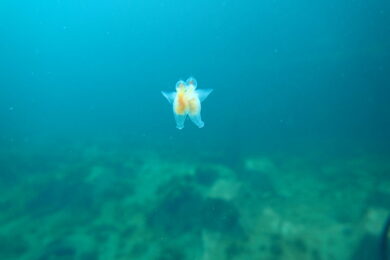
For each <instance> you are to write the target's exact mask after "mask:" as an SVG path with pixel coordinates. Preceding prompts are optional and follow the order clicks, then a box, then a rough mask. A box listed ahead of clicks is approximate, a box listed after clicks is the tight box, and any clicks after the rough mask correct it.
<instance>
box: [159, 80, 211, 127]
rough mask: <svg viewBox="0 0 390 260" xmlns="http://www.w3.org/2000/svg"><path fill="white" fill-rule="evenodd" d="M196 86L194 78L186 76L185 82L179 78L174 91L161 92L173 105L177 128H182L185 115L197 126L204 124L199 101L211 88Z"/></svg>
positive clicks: (203, 98)
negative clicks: (198, 87)
mask: <svg viewBox="0 0 390 260" xmlns="http://www.w3.org/2000/svg"><path fill="white" fill-rule="evenodd" d="M196 87H197V82H196V80H195V79H194V78H188V79H187V81H186V82H184V81H182V80H179V81H178V82H177V83H176V92H164V91H162V92H161V93H162V94H163V96H164V97H165V98H166V99H167V100H168V101H169V103H171V104H172V106H173V114H174V116H175V120H176V127H177V128H178V129H183V128H184V121H185V120H186V117H187V115H188V116H189V117H190V119H191V121H192V122H193V123H194V124H195V125H196V126H198V127H199V128H202V127H203V126H204V122H203V121H202V118H201V115H200V111H201V103H202V102H203V101H204V100H205V99H206V98H207V96H208V95H210V93H211V92H212V91H213V90H212V89H197V88H196Z"/></svg>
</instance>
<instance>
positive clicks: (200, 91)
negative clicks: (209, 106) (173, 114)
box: [196, 89, 213, 102]
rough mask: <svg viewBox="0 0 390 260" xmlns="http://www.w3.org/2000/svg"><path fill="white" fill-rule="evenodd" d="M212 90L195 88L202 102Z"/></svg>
mask: <svg viewBox="0 0 390 260" xmlns="http://www.w3.org/2000/svg"><path fill="white" fill-rule="evenodd" d="M211 92H213V90H212V89H197V90H196V93H198V97H199V100H200V102H203V101H204V100H205V99H206V98H207V97H208V96H209V95H210V93H211Z"/></svg>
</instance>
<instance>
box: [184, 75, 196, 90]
mask: <svg viewBox="0 0 390 260" xmlns="http://www.w3.org/2000/svg"><path fill="white" fill-rule="evenodd" d="M186 84H187V86H190V85H193V86H194V87H195V88H196V86H197V85H198V83H197V82H196V79H195V78H193V77H189V78H188V79H187V81H186Z"/></svg>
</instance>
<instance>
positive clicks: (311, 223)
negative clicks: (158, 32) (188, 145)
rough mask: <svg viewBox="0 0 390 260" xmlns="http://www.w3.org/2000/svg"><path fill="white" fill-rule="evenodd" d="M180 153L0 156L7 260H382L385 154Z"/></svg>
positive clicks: (388, 168)
mask: <svg viewBox="0 0 390 260" xmlns="http://www.w3.org/2000/svg"><path fill="white" fill-rule="evenodd" d="M172 154H175V153H174V152H173V153H172ZM172 154H170V155H167V154H162V153H160V152H159V151H158V150H156V151H151V150H147V151H136V152H135V151H130V150H126V149H116V150H115V149H112V148H107V147H97V146H80V147H73V148H72V149H70V150H66V152H65V150H63V152H58V151H57V152H53V153H50V152H48V151H45V150H43V151H40V152H39V151H30V152H24V154H20V151H18V150H15V151H9V150H7V151H3V152H1V154H0V155H1V156H0V163H1V166H0V168H1V174H0V189H1V197H0V210H1V211H0V259H21V260H24V259H36V260H51V259H67V260H68V259H81V260H90V259H102V260H106V259H107V260H111V259H115V260H116V259H117V260H122V259H152V260H179V259H183V260H186V259H188V260H192V259H193V260H220V259H227V260H230V259H231V260H234V259H237V260H244V259H245V260H248V259H269V260H273V259H299V260H306V259H313V260H320V259H322V260H325V259H335V260H339V259H340V260H341V259H343V260H344V259H347V260H349V259H351V260H352V259H377V257H378V243H379V237H380V234H381V232H382V228H383V224H384V222H385V219H386V218H387V216H388V215H389V213H390V161H387V160H386V156H370V155H359V156H351V157H348V158H327V159H322V160H321V159H313V158H317V157H310V156H285V155H284V156H280V155H264V154H256V153H251V154H248V155H245V156H242V157H241V158H236V159H235V161H234V162H231V161H229V160H225V161H224V156H223V155H221V156H220V158H218V155H215V154H214V155H212V156H209V155H207V154H205V155H203V156H202V155H199V157H198V158H191V156H187V157H185V156H184V157H183V158H181V157H180V155H179V154H177V156H173V155H172ZM178 158H180V159H178Z"/></svg>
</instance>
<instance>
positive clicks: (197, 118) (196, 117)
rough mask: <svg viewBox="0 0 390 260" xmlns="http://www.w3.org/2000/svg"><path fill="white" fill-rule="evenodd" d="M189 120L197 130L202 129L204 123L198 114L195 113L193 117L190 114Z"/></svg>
mask: <svg viewBox="0 0 390 260" xmlns="http://www.w3.org/2000/svg"><path fill="white" fill-rule="evenodd" d="M190 119H191V121H192V122H193V123H194V124H195V125H196V126H197V127H199V128H202V127H204V122H203V121H202V118H201V116H200V113H196V114H193V115H191V114H190Z"/></svg>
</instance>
